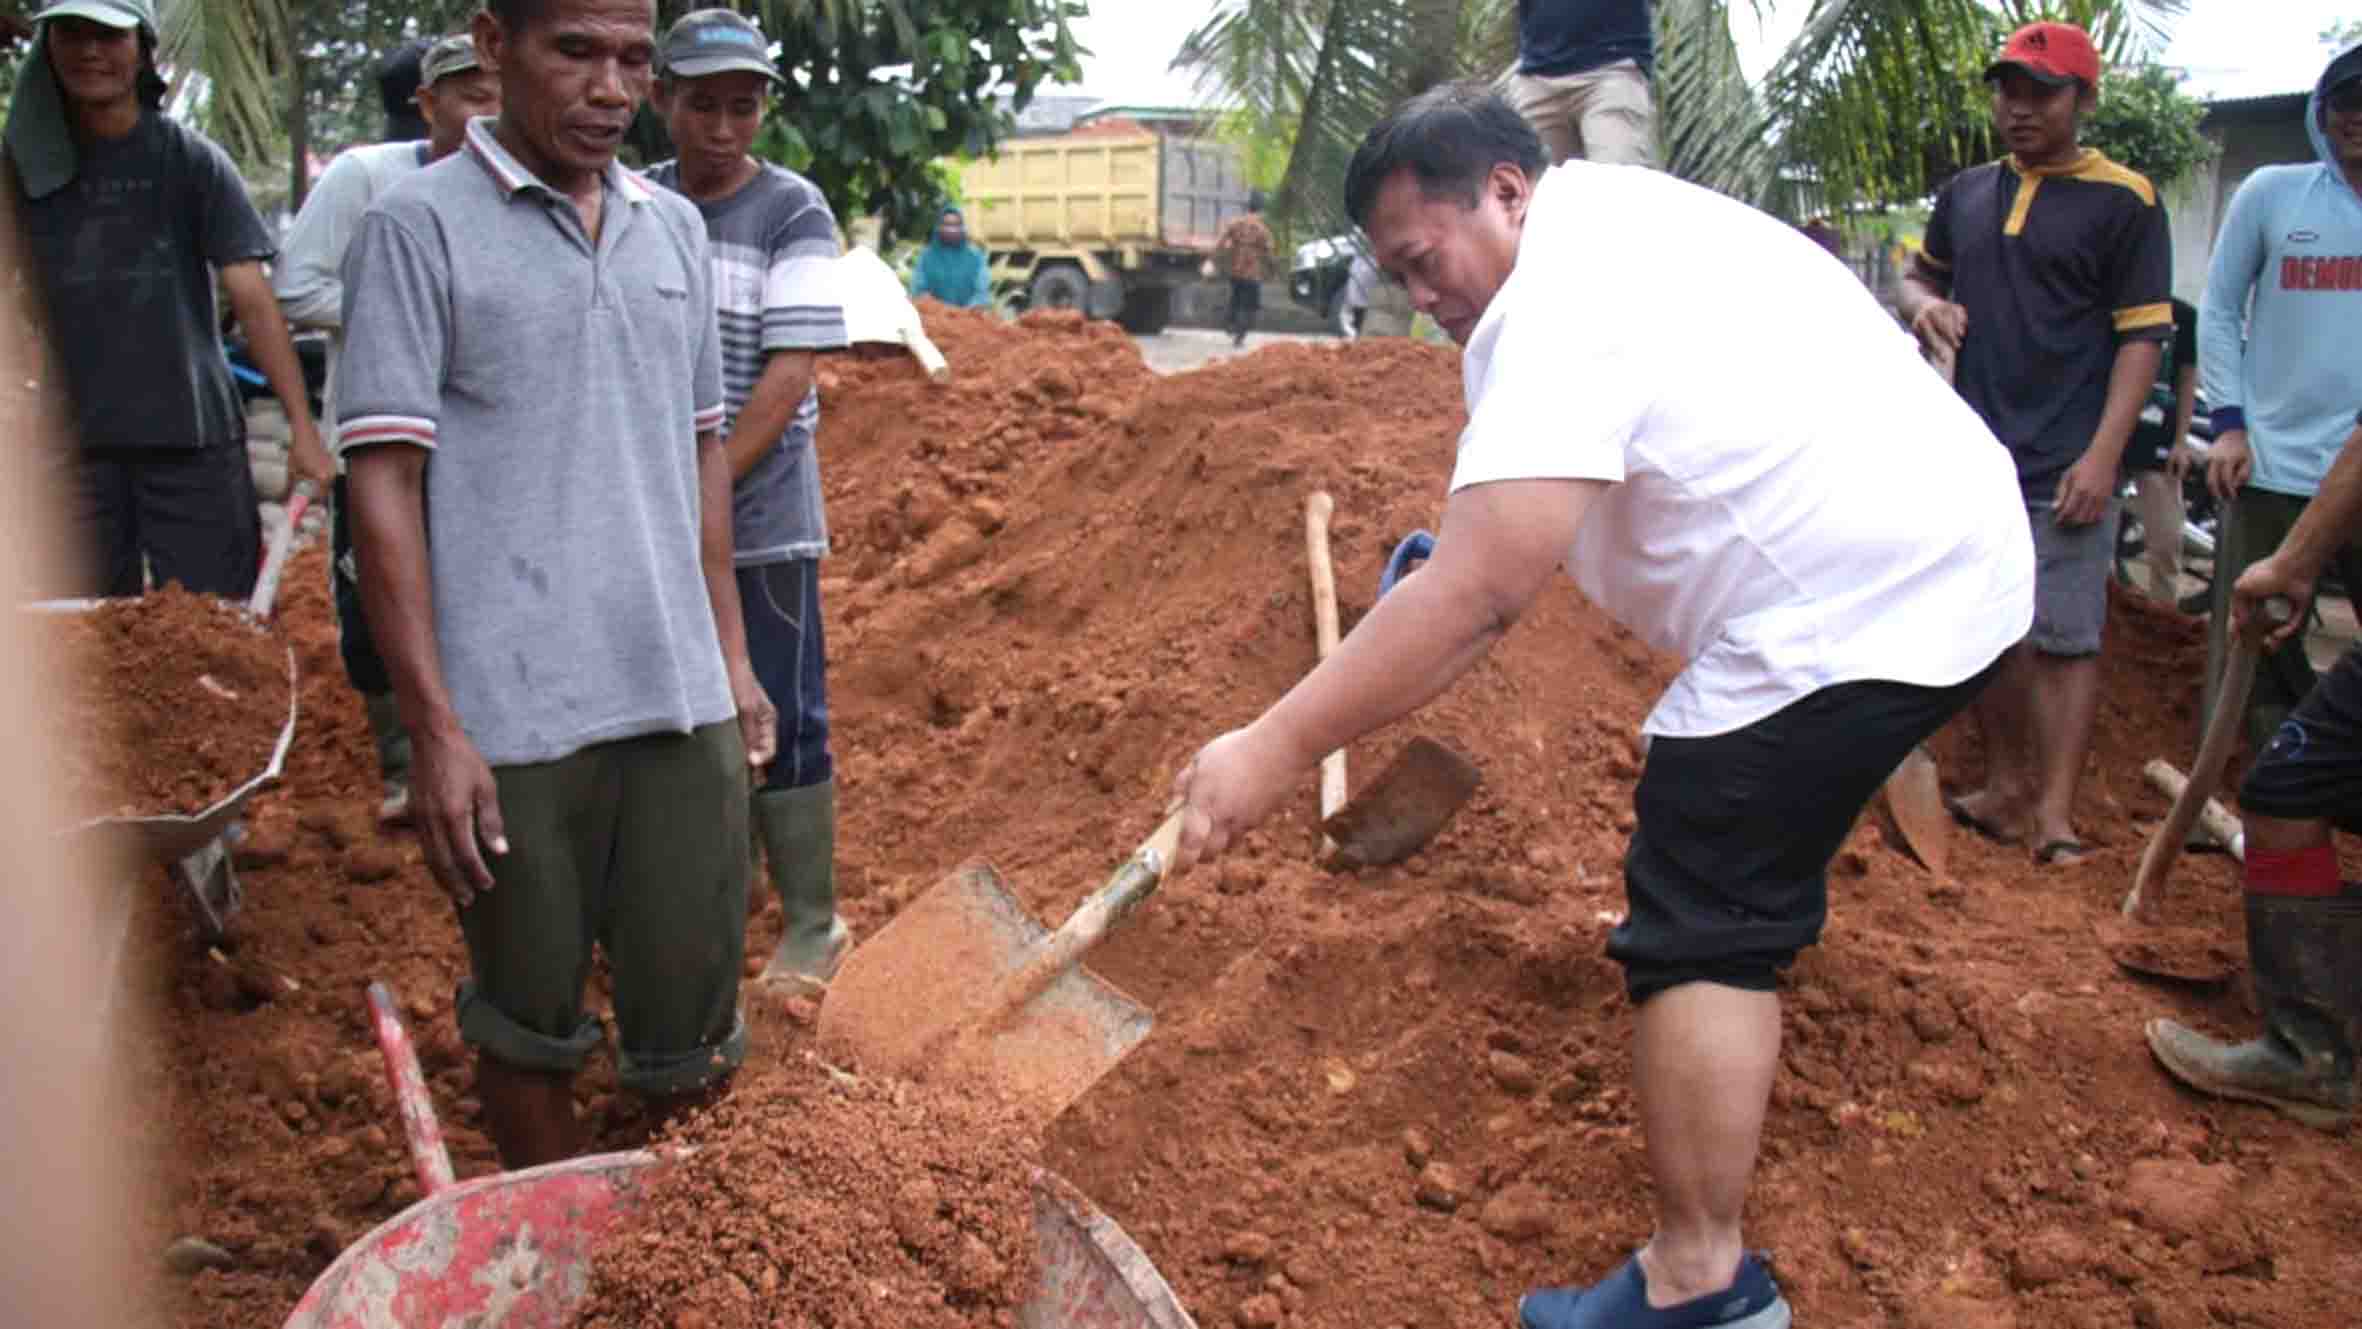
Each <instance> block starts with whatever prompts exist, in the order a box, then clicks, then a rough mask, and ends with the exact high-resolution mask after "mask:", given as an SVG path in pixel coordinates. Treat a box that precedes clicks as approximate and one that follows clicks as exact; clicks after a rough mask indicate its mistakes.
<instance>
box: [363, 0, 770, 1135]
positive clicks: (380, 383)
mask: <svg viewBox="0 0 2362 1329" xmlns="http://www.w3.org/2000/svg"><path fill="white" fill-rule="evenodd" d="M654 29H655V14H654V6H653V5H652V4H650V3H649V0H491V2H490V3H489V4H488V5H487V6H486V7H485V9H484V10H483V11H481V12H479V13H478V14H477V15H476V17H475V20H474V22H473V25H472V29H471V30H472V32H473V33H474V36H475V40H476V49H477V50H478V51H479V52H480V53H481V54H482V55H483V57H484V63H485V65H486V66H487V67H488V68H491V69H494V70H496V71H498V74H499V77H500V88H501V111H500V115H499V117H498V118H497V119H484V120H474V121H470V122H469V124H468V126H467V132H466V136H465V139H464V141H463V144H462V147H461V150H460V151H459V152H456V153H454V154H452V155H451V156H450V157H447V158H445V159H444V160H442V161H439V162H436V163H435V164H433V165H431V166H429V167H427V168H425V169H424V170H421V171H418V172H416V173H415V174H413V175H411V176H410V177H409V178H408V179H405V180H402V181H400V182H399V183H397V184H395V185H394V187H393V188H392V189H390V190H388V191H387V192H386V193H385V195H384V196H383V197H381V198H380V199H379V200H378V201H377V203H376V204H375V206H373V207H371V208H370V209H369V211H368V212H367V213H365V214H364V215H363V216H362V218H361V225H360V229H359V230H358V231H357V232H356V233H355V235H354V237H353V243H352V248H351V252H350V253H349V254H348V255H347V256H346V259H345V267H344V283H345V296H344V329H345V354H344V358H343V362H342V364H341V366H340V369H341V371H342V374H341V377H340V378H339V380H338V383H337V426H338V440H337V445H338V448H339V450H340V451H341V452H342V454H343V455H344V457H345V458H346V460H347V462H348V464H349V466H350V469H351V481H350V485H351V491H352V500H353V521H354V550H355V553H356V554H357V555H358V557H359V560H360V571H361V593H362V597H363V599H364V601H365V602H366V604H367V606H368V610H369V623H370V628H371V631H372V633H373V634H374V636H375V638H376V641H377V645H378V649H379V650H381V651H382V652H384V654H385V658H386V663H387V665H388V666H389V670H390V672H391V673H392V675H393V683H394V695H395V697H396V699H397V701H398V703H399V705H400V708H401V712H402V719H403V722H404V723H405V725H406V726H407V727H408V728H409V731H410V734H411V737H412V743H413V751H414V757H413V764H412V777H411V798H412V815H413V817H414V819H415V820H416V822H417V824H418V831H419V842H420V846H421V848H422V849H423V850H424V851H425V856H426V860H427V866H428V868H429V869H430V870H431V871H432V872H433V874H434V876H435V879H436V881H437V882H438V883H439V884H441V885H442V886H443V887H444V889H446V890H447V891H449V892H450V894H451V896H452V899H453V902H454V903H455V904H456V905H457V906H458V909H459V922H460V928H461V930H462V931H463V932H464V933H465V934H466V937H467V946H468V960H469V967H470V970H471V974H470V977H469V979H468V981H467V982H465V983H463V984H462V985H461V987H460V990H459V994H458V1000H457V1003H456V1010H457V1015H458V1018H459V1029H460V1034H461V1036H462V1037H463V1038H465V1039H466V1040H467V1042H468V1043H469V1044H470V1045H472V1046H473V1047H474V1048H475V1049H476V1088H477V1092H478V1094H479V1096H480V1097H481V1099H482V1101H483V1104H484V1116H485V1122H486V1126H487V1128H488V1130H489V1132H490V1134H491V1136H492V1139H493V1142H494V1143H495V1144H496V1145H497V1146H498V1147H499V1150H500V1156H501V1160H502V1162H503V1163H505V1164H506V1165H507V1166H510V1167H525V1166H529V1165H532V1164H535V1163H544V1162H548V1161H550V1160H552V1159H556V1158H562V1157H565V1156H566V1155H568V1154H570V1153H572V1152H573V1151H574V1150H575V1149H576V1148H577V1145H578V1140H579V1127H578V1125H577V1123H576V1121H575V1118H574V1099H573V1088H572V1086H573V1082H574V1077H575V1074H576V1072H577V1071H578V1070H579V1069H580V1068H581V1066H582V1063H583V1060H584V1058H585V1057H587V1056H588V1055H589V1053H590V1050H591V1048H592V1047H593V1046H594V1045H595V1044H597V1043H598V1042H599V1040H600V1036H601V1028H600V1023H599V1021H598V1020H597V1019H596V1018H594V1017H591V1016H590V1015H588V1014H587V1013H586V1012H585V1011H584V1010H583V1005H582V994H583V984H584V982H585V980H586V979H587V978H588V977H589V974H590V965H591V959H592V954H593V948H594V947H597V948H599V949H602V950H604V952H605V954H606V957H607V963H608V968H609V970H610V971H611V972H612V973H613V975H614V985H615V986H614V1010H615V1024H616V1033H617V1062H618V1071H617V1079H618V1081H619V1083H621V1084H622V1085H623V1086H624V1087H625V1088H627V1089H631V1090H634V1091H636V1092H639V1093H642V1094H648V1095H653V1096H658V1097H661V1098H668V1099H670V1098H678V1097H680V1096H683V1095H689V1094H693V1093H696V1092H699V1091H702V1090H704V1089H706V1088H708V1087H709V1086H711V1085H712V1084H714V1083H715V1082H716V1081H717V1080H718V1079H719V1078H720V1077H722V1076H725V1075H727V1074H728V1073H729V1072H730V1070H731V1069H732V1068H733V1067H735V1066H737V1065H738V1064H739V1062H740V1061H741V1060H742V1059H743V1058H744V1057H745V1053H746V1032H745V1026H744V1024H743V1022H742V1021H740V1019H739V1018H738V1012H737V1005H738V1003H737V997H738V981H739V963H740V959H741V957H742V956H743V954H744V951H745V944H746V884H747V854H746V845H747V783H746V779H747V777H746V772H747V768H748V766H750V765H752V766H757V767H760V766H765V765H768V764H769V763H770V761H771V756H772V745H773V732H772V730H773V716H772V712H771V705H770V702H769V701H768V700H767V699H766V698H765V697H764V696H763V690H762V688H761V686H760V685H758V684H757V683H756V681H755V677H754V672H753V670H752V668H751V667H750V666H749V665H748V663H747V658H746V640H745V629H744V625H743V623H742V621H741V619H740V616H739V605H738V588H737V583H736V581H735V580H734V579H733V577H732V575H731V549H730V468H729V461H728V458H727V455H726V454H725V453H724V451H723V448H722V443H721V438H720V435H719V432H718V431H719V429H720V427H721V423H722V418H723V399H722V349H721V341H720V337H719V335H718V333H717V331H716V327H715V321H714V304H713V274H712V267H711V264H710V261H709V257H708V247H707V243H706V238H705V227H704V225H703V223H702V222H701V220H700V218H699V217H698V215H697V210H696V209H695V208H694V207H692V206H690V204H689V203H688V202H687V201H686V200H684V199H682V198H681V197H680V196H679V195H677V194H674V193H673V192H672V191H670V190H666V189H659V188H654V187H651V186H649V185H647V184H645V183H643V182H642V181H641V180H640V179H639V178H638V177H637V176H634V175H632V174H631V173H629V172H627V171H625V170H624V169H623V168H622V167H621V166H620V165H618V164H617V162H616V160H615V154H616V150H617V149H618V148H619V147H621V146H622V143H623V135H624V130H625V128H626V127H627V126H628V125H629V124H630V123H631V118H632V114H633V112H634V111H635V110H636V109H637V108H638V105H639V102H640V100H641V98H642V96H643V95H644V94H645V93H646V91H647V89H648V83H649V79H650V76H651V69H652V66H653V64H654V61H655V55H656V40H655V31H654ZM430 457H431V458H432V459H433V461H432V464H431V465H430V464H429V458H430ZM430 514H431V520H432V529H433V538H432V540H429V538H428V529H429V520H430Z"/></svg>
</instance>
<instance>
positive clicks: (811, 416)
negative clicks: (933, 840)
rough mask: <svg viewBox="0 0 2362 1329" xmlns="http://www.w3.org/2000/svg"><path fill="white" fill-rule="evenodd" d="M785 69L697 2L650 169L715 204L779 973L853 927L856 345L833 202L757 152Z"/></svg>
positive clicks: (708, 218)
mask: <svg viewBox="0 0 2362 1329" xmlns="http://www.w3.org/2000/svg"><path fill="white" fill-rule="evenodd" d="M779 81H780V78H779V74H778V72H777V70H776V69H775V68H774V67H773V65H772V63H771V56H770V43H769V42H768V41H767V40H765V38H764V37H763V34H762V31H761V30H760V29H759V28H757V27H756V26H755V25H754V24H753V23H752V22H750V21H748V20H747V19H745V18H742V17H740V16H739V15H738V14H735V13H733V12H731V11H730V10H727V9H701V10H697V11H695V12H693V13H689V14H685V15H683V16H682V17H681V18H680V20H679V21H678V22H676V23H674V24H673V26H672V30H671V31H669V32H667V33H666V34H665V37H664V43H663V46H662V47H661V49H660V50H659V52H658V82H657V85H656V107H657V109H658V111H659V112H661V113H662V114H663V116H664V118H665V125H666V128H667V129H669V130H670V131H671V133H672V140H673V146H674V148H675V149H676V150H677V152H678V154H679V155H678V156H676V157H675V158H674V159H673V160H671V161H668V162H663V163H660V164H658V165H657V166H655V167H653V168H652V169H650V170H649V172H648V176H649V178H650V179H652V180H654V181H656V182H657V183H658V184H661V185H664V186H666V187H668V188H672V189H677V190H679V191H680V192H681V193H683V194H685V195H687V196H688V197H689V198H690V199H691V200H692V201H694V202H695V203H696V204H697V207H698V210H699V211H701V212H703V213H704V214H705V229H706V238H707V240H708V241H710V242H711V244H712V249H713V278H714V306H715V311H716V313H717V314H718V315H719V317H720V320H721V331H722V399H723V403H724V406H725V415H724V419H723V423H722V440H723V442H722V446H723V448H724V450H725V451H726V452H727V453H728V454H729V458H730V476H731V479H732V481H733V484H732V488H731V510H732V515H731V520H732V537H733V541H734V543H735V545H736V548H737V579H738V601H739V604H740V605H741V607H742V610H743V612H744V614H745V616H746V650H747V655H748V657H749V658H750V659H751V660H752V661H753V663H754V670H755V677H756V679H758V680H759V681H760V682H761V683H762V685H763V691H764V692H765V693H766V694H768V695H769V696H770V697H771V699H772V703H773V704H774V705H775V706H777V707H778V708H779V710H780V720H781V724H780V729H781V732H780V735H779V755H778V756H776V757H774V758H773V759H772V761H771V764H770V765H769V766H768V767H767V768H765V769H764V771H763V772H762V774H761V777H760V783H758V784H757V785H756V787H755V792H754V803H753V816H754V824H755V832H756V835H757V836H758V837H759V838H760V839H761V840H762V843H763V857H764V860H765V861H766V862H767V863H768V864H769V867H770V873H771V884H772V885H773V886H774V887H776V888H777V889H778V891H779V902H780V906H781V912H782V915H783V919H784V924H785V926H784V929H783V931H782V933H781V935H780V939H779V946H778V948H777V949H776V950H775V951H773V952H772V955H771V960H770V964H769V966H768V967H767V968H766V969H765V970H764V976H765V977H766V978H776V979H782V980H785V981H789V982H793V983H800V984H812V983H825V982H827V981H828V980H829V979H830V978H832V977H834V976H835V974H836V970H837V963H838V961H839V960H840V959H842V958H843V955H844V951H845V947H846V945H847V943H848V942H849V941H850V940H851V934H850V933H848V932H847V931H846V929H845V924H844V921H843V920H842V919H840V918H839V917H837V912H836V780H835V767H834V764H833V762H832V761H831V759H830V755H829V746H828V674H827V658H826V650H825V638H824V637H823V634H822V632H821V614H820V559H821V556H822V555H823V554H826V553H827V552H828V524H827V520H826V517H825V515H824V514H823V512H822V510H821V502H820V453H819V448H818V445H817V444H816V442H815V441H814V435H815V432H816V431H817V429H818V428H819V424H820V394H819V392H818V391H817V390H816V389H815V388H814V387H813V385H812V371H813V359H814V355H813V353H814V352H816V351H825V350H831V349H835V348H838V347H842V346H843V345H845V311H844V308H843V306H842V305H841V304H840V303H839V301H838V297H837V294H836V291H835V289H834V287H833V286H832V285H831V281H830V279H831V274H832V272H833V270H834V263H835V259H836V256H837V223H836V215H835V214H834V213H832V212H831V211H829V207H828V200H827V199H825V198H822V197H821V196H820V191H819V189H817V188H815V187H814V186H813V184H812V182H811V181H809V180H806V179H805V178H804V177H802V176H800V175H797V174H796V173H795V172H793V171H790V170H788V169H786V168H785V167H782V166H774V165H771V164H770V163H767V162H761V161H757V160H755V158H754V156H753V155H752V154H751V153H750V152H749V151H748V149H749V148H751V147H752V146H753V144H754V140H755V135H756V134H757V133H759V132H760V131H761V130H762V127H763V114H764V111H765V109H766V106H767V104H768V102H769V100H770V96H771V89H772V86H773V85H774V84H776V83H778V82H779Z"/></svg>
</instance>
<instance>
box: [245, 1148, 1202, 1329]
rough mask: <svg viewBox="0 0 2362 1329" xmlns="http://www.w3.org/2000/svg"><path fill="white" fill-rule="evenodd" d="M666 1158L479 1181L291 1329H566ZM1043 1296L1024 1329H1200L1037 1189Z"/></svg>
mask: <svg viewBox="0 0 2362 1329" xmlns="http://www.w3.org/2000/svg"><path fill="white" fill-rule="evenodd" d="M663 1162H664V1159H663V1157H662V1156H661V1155H658V1154H655V1153H651V1152H649V1151H646V1150H634V1151H632V1152H629V1153H614V1154H597V1155H593V1156H590V1157H587V1158H576V1159H569V1160H567V1161H565V1162H562V1163H551V1164H548V1165H546V1166H543V1167H537V1168H528V1169H526V1170H524V1171H522V1172H505V1173H500V1174H497V1175H494V1176H489V1177H479V1178H477V1179H476V1180H474V1181H469V1182H463V1183H461V1184H459V1185H457V1186H453V1187H451V1188H449V1189H447V1190H443V1191H439V1192H437V1193H435V1194H433V1195H430V1196H428V1197H427V1198H425V1199H423V1200H420V1201H419V1202H418V1203H416V1204H414V1205H412V1206H410V1207H409V1208H408V1209H405V1210H403V1211H402V1212H401V1213H399V1214H396V1215H395V1216H394V1217H392V1218H390V1219H387V1220H386V1221H385V1222H384V1223H382V1224H379V1225H378V1227H377V1228H376V1230H374V1231H372V1232H371V1233H369V1235H367V1236H366V1237H363V1238H362V1239H361V1240H360V1241H359V1242H358V1243H357V1244H355V1245H354V1246H353V1247H352V1248H351V1249H349V1250H347V1251H346V1252H345V1253H344V1254H343V1255H341V1256H339V1257H338V1258H337V1260H336V1263H334V1264H332V1265H330V1266H329V1267H328V1269H327V1272H325V1273H323V1274H321V1275H320V1277H319V1280H318V1281H317V1282H315V1283H313V1284H312V1287H311V1290H310V1291H309V1292H306V1293H305V1294H304V1298H303V1300H302V1301H301V1302H298V1303H297V1304H296V1307H295V1313H294V1314H293V1315H292V1316H291V1317H289V1319H288V1321H287V1329H562V1326H564V1325H565V1324H566V1323H567V1322H568V1319H569V1317H570V1316H571V1315H572V1314H573V1313H574V1311H575V1310H576V1309H577V1308H578V1307H579V1306H580V1305H581V1303H582V1301H583V1298H584V1297H585V1296H586V1295H588V1293H589V1291H590V1266H591V1251H592V1248H593V1247H594V1246H596V1245H597V1244H598V1241H599V1238H600V1237H601V1236H603V1235H604V1234H605V1233H606V1232H607V1230H608V1229H609V1228H610V1227H611V1226H612V1225H613V1224H614V1223H615V1222H616V1221H617V1220H619V1219H621V1218H623V1217H624V1216H626V1215H628V1214H629V1213H631V1212H632V1211H633V1210H634V1209H635V1208H636V1207H638V1205H639V1204H640V1202H641V1200H642V1198H643V1197H644V1195H645V1194H646V1188H647V1186H648V1184H649V1182H650V1180H651V1179H652V1178H653V1177H654V1175H655V1170H656V1168H657V1167H658V1166H660V1165H661V1164H662V1163H663ZM1033 1196H1034V1231H1035V1234H1036V1237H1037V1239H1038V1241H1039V1243H1040V1252H1041V1284H1040V1286H1039V1287H1038V1288H1037V1289H1036V1290H1035V1292H1034V1294H1033V1296H1032V1297H1031V1298H1030V1299H1029V1300H1028V1301H1027V1302H1026V1303H1025V1305H1024V1306H1023V1307H1021V1308H1020V1309H1019V1310H1018V1312H1017V1323H1018V1325H1019V1326H1020V1329H1196V1324H1195V1321H1193V1320H1191V1319H1190V1317H1189V1315H1188V1313H1187V1312H1186V1311H1184V1310H1182V1309H1181V1304H1180V1302H1179V1301H1178V1300H1177V1299H1176V1298H1175V1297H1174V1296H1173V1290H1172V1288H1171V1287H1169V1286H1167V1285H1166V1283H1165V1280H1164V1278H1163V1277H1162V1276H1161V1275H1159V1274H1158V1273H1157V1271H1156V1267H1155V1266H1154V1265H1152V1264H1151V1263H1149V1260H1148V1257H1147V1256H1146V1255H1145V1254H1143V1253H1142V1252H1141V1250H1140V1248H1139V1247H1138V1246H1136V1245H1134V1244H1133V1242H1132V1239H1131V1238H1130V1237H1128V1236H1126V1235H1125V1234H1124V1231H1123V1229H1122V1228H1120V1227H1118V1226H1117V1225H1116V1223H1115V1221H1114V1220H1113V1219H1110V1218H1109V1217H1107V1215H1105V1214H1104V1213H1101V1212H1100V1211H1099V1209H1098V1208H1097V1207H1096V1206H1094V1205H1093V1204H1092V1203H1091V1202H1090V1201H1089V1200H1088V1199H1086V1198H1084V1197H1083V1196H1082V1194H1081V1193H1079V1192H1077V1191H1076V1190H1075V1189H1074V1188H1073V1187H1071V1186H1069V1185H1067V1184H1066V1183H1065V1182H1064V1181H1062V1180H1060V1179H1059V1178H1058V1177H1057V1176H1056V1175H1055V1174H1053V1173H1051V1172H1049V1171H1047V1170H1043V1169H1036V1170H1035V1173H1034V1177H1033Z"/></svg>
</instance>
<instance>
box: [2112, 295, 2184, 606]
mask: <svg viewBox="0 0 2362 1329" xmlns="http://www.w3.org/2000/svg"><path fill="white" fill-rule="evenodd" d="M2171 303H2172V305H2173V340H2171V341H2169V342H2167V343H2165V353H2164V354H2163V355H2161V356H2159V357H2158V359H2157V384H2156V386H2155V387H2154V388H2152V389H2151V390H2150V392H2149V404H2150V405H2152V406H2155V407H2156V408H2157V409H2158V410H2159V412H2160V413H2161V414H2162V417H2163V418H2161V419H2160V420H2158V422H2157V423H2156V424H2150V423H2149V419H2148V413H2147V412H2146V411H2143V412H2142V413H2141V418H2140V420H2139V421H2138V422H2137V423H2135V424H2134V425H2133V427H2132V443H2131V444H2130V445H2129V446H2127V447H2126V448H2125V449H2124V470H2125V472H2126V473H2127V474H2129V475H2130V476H2131V477H2132V483H2133V503H2134V511H2135V512H2136V513H2137V514H2138V515H2139V517H2140V519H2141V561H2142V562H2144V563H2146V564H2147V565H2148V572H2149V577H2148V581H2149V598H2150V599H2152V600H2154V601H2156V602H2157V603H2158V604H2161V605H2178V604H2180V603H2181V594H2182V592H2181V580H2182V475H2183V473H2184V472H2186V471H2187V470H2189V467H2190V417H2191V416H2193V415H2195V414H2197V411H2198V310H2197V308H2196V307H2195V306H2193V305H2191V304H2190V303H2189V302H2188V301H2186V300H2182V299H2178V298H2177V299H2175V300H2173V301H2172V302H2171Z"/></svg>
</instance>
